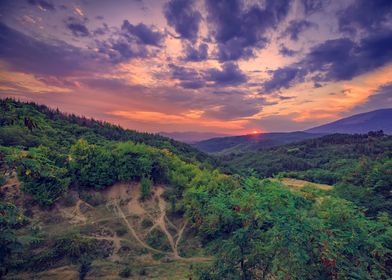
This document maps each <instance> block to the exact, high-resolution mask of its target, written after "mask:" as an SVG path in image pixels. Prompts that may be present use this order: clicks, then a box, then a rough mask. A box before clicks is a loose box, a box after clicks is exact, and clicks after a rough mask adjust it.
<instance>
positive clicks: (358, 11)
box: [338, 0, 392, 33]
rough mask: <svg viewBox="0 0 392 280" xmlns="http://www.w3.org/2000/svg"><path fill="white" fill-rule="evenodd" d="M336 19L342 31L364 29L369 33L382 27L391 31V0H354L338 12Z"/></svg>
mask: <svg viewBox="0 0 392 280" xmlns="http://www.w3.org/2000/svg"><path fill="white" fill-rule="evenodd" d="M338 19H339V28H340V30H341V31H342V32H348V33H356V32H357V31H358V30H365V31H367V32H369V33H370V32H379V31H380V30H383V29H389V32H391V30H390V29H391V24H392V1H391V0H373V1H368V0H356V1H354V2H353V3H352V4H351V5H350V6H348V7H347V9H345V10H344V11H342V12H341V13H340V15H339V18H338ZM388 25H389V27H388ZM384 31H385V30H384Z"/></svg>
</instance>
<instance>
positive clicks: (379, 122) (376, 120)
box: [305, 108, 392, 134]
mask: <svg viewBox="0 0 392 280" xmlns="http://www.w3.org/2000/svg"><path fill="white" fill-rule="evenodd" d="M377 130H383V131H384V133H386V134H392V108H389V109H380V110H375V111H371V112H367V113H362V114H357V115H353V116H350V117H348V118H344V119H340V120H337V121H335V122H332V123H328V124H324V125H321V126H318V127H314V128H311V129H308V130H305V132H309V133H326V134H331V133H350V134H354V133H368V132H369V131H377Z"/></svg>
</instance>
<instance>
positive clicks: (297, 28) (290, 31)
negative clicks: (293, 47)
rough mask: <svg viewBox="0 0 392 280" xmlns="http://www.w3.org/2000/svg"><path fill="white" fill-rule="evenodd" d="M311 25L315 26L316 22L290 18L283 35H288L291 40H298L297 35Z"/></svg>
mask: <svg viewBox="0 0 392 280" xmlns="http://www.w3.org/2000/svg"><path fill="white" fill-rule="evenodd" d="M312 27H317V24H315V23H313V22H310V21H307V20H292V21H290V22H289V26H288V27H287V28H286V30H285V31H284V32H283V36H289V37H290V39H291V40H293V41H298V39H299V37H298V36H299V35H300V34H301V33H302V32H304V31H305V30H307V29H309V28H312Z"/></svg>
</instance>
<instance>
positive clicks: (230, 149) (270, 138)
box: [193, 131, 323, 153]
mask: <svg viewBox="0 0 392 280" xmlns="http://www.w3.org/2000/svg"><path fill="white" fill-rule="evenodd" d="M322 135H323V134H314V133H307V132H303V131H297V132H272V133H260V134H249V135H241V136H229V137H220V138H212V139H208V140H204V141H200V142H197V143H195V144H194V145H193V146H194V147H196V148H198V149H199V150H201V151H203V152H207V153H222V152H224V153H236V152H245V151H251V150H256V149H260V148H271V147H275V146H280V145H284V144H289V143H292V142H298V141H302V140H305V139H311V138H316V137H319V136H322Z"/></svg>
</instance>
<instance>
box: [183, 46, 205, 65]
mask: <svg viewBox="0 0 392 280" xmlns="http://www.w3.org/2000/svg"><path fill="white" fill-rule="evenodd" d="M207 58H208V45H207V44H205V43H202V44H200V45H199V48H195V47H193V45H191V44H186V45H185V46H184V57H183V60H184V61H196V62H198V61H203V60H206V59H207Z"/></svg>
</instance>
